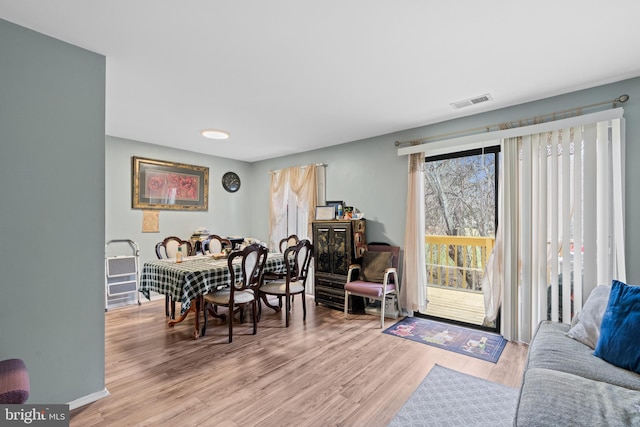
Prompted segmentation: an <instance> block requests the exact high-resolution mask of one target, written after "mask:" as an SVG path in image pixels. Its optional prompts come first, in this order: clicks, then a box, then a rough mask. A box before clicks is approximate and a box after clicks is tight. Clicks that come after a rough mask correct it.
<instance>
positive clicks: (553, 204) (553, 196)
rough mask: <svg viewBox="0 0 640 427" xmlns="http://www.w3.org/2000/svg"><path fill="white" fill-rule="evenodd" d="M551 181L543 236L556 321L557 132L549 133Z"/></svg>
mask: <svg viewBox="0 0 640 427" xmlns="http://www.w3.org/2000/svg"><path fill="white" fill-rule="evenodd" d="M550 149H551V164H550V169H551V183H550V184H549V187H550V188H549V190H550V191H549V196H550V199H549V215H550V216H551V221H550V222H551V230H550V231H551V233H550V235H549V236H545V237H547V238H548V239H549V240H550V251H551V253H550V262H551V265H550V267H551V277H550V279H551V320H553V321H555V322H557V321H558V320H559V319H560V316H559V308H560V304H559V302H558V238H557V236H559V235H560V233H559V223H558V196H559V189H558V175H559V171H558V132H557V131H554V132H552V133H551V144H550Z"/></svg>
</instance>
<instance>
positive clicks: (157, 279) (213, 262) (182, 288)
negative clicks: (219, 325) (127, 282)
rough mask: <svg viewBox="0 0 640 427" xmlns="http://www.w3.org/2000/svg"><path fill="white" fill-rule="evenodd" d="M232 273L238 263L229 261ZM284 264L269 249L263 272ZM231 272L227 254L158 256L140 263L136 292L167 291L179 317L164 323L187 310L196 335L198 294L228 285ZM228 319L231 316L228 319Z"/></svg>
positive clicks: (281, 270)
mask: <svg viewBox="0 0 640 427" xmlns="http://www.w3.org/2000/svg"><path fill="white" fill-rule="evenodd" d="M232 266H233V268H234V273H235V274H236V277H237V276H238V275H240V274H241V265H240V263H239V262H238V263H233V264H232ZM285 271H286V266H285V263H284V255H283V254H282V253H269V254H268V255H267V261H266V264H265V268H264V272H265V273H266V272H269V273H276V274H284V273H285ZM230 281H231V273H230V271H229V265H228V260H227V258H222V259H216V258H214V257H213V256H211V255H198V256H190V257H185V258H184V259H183V260H182V262H176V260H175V259H159V260H154V261H147V262H145V263H144V265H143V268H142V272H141V276H140V292H141V293H142V294H143V295H144V296H145V297H146V298H147V299H150V298H151V292H152V291H153V292H157V293H159V294H164V295H169V296H170V297H171V298H172V300H173V301H180V303H181V309H180V318H179V319H177V320H176V319H170V320H169V322H168V326H174V325H175V324H177V323H180V322H182V321H184V320H185V319H186V318H187V316H188V315H189V313H191V312H193V313H194V314H195V325H194V331H193V337H194V338H196V339H197V338H198V337H199V336H200V322H199V317H200V316H199V313H198V311H199V310H200V301H201V299H202V296H203V295H205V294H206V293H209V292H216V291H219V290H222V289H225V288H227V287H229V285H230ZM229 321H231V319H229Z"/></svg>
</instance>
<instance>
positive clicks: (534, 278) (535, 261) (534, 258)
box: [531, 135, 546, 324]
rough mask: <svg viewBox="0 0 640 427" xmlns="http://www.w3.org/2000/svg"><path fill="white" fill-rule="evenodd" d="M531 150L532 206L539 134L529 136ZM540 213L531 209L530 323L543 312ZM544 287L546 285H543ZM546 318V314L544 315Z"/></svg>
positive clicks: (537, 197) (536, 192) (535, 194)
mask: <svg viewBox="0 0 640 427" xmlns="http://www.w3.org/2000/svg"><path fill="white" fill-rule="evenodd" d="M531 152H532V155H533V159H532V164H531V166H532V167H531V184H532V185H531V204H532V206H539V203H540V162H536V161H535V159H539V158H540V137H539V135H532V136H531ZM540 232H541V231H540V215H538V212H537V211H535V210H533V211H532V220H531V298H532V300H531V301H532V305H531V318H532V319H531V323H536V324H537V323H538V321H539V320H540V319H541V316H542V314H543V308H544V307H542V306H540V304H539V302H540V299H539V297H540V282H541V279H542V278H541V277H540V269H539V268H537V267H538V266H539V265H540V261H539V260H540V258H539V255H540V252H539V250H538V246H539V241H540V239H539V238H538V237H537V236H539V235H540ZM545 287H546V286H545ZM545 318H546V315H545Z"/></svg>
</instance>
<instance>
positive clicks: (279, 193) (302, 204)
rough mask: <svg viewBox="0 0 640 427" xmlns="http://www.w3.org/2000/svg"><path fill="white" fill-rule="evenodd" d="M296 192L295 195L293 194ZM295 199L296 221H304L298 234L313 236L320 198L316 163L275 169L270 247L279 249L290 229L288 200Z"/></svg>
mask: <svg viewBox="0 0 640 427" xmlns="http://www.w3.org/2000/svg"><path fill="white" fill-rule="evenodd" d="M292 194H293V195H294V197H293V198H291V197H290V195H292ZM290 200H294V202H295V204H296V207H297V209H296V210H295V211H296V216H297V217H296V222H300V223H301V225H300V227H298V228H297V230H296V231H297V232H296V234H298V236H299V237H300V238H308V237H309V236H311V221H310V220H309V218H312V217H313V213H314V212H315V207H316V204H317V200H318V182H317V173H316V165H306V166H299V167H292V168H287V169H282V170H279V171H273V172H271V198H270V227H269V248H270V249H271V250H272V251H277V250H278V245H279V242H280V240H281V239H283V238H285V237H287V236H288V235H289V234H291V233H290V232H289V231H288V221H287V220H288V218H287V215H288V213H289V209H288V204H289V201H290Z"/></svg>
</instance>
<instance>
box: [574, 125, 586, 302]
mask: <svg viewBox="0 0 640 427" xmlns="http://www.w3.org/2000/svg"><path fill="white" fill-rule="evenodd" d="M573 144H574V155H573V170H574V173H573V206H574V209H573V270H574V275H573V312H574V313H578V312H580V311H581V310H582V267H583V266H582V247H583V245H582V211H583V209H582V181H583V177H584V174H583V171H582V153H583V151H582V150H583V143H582V128H580V127H578V128H576V129H574V135H573Z"/></svg>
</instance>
